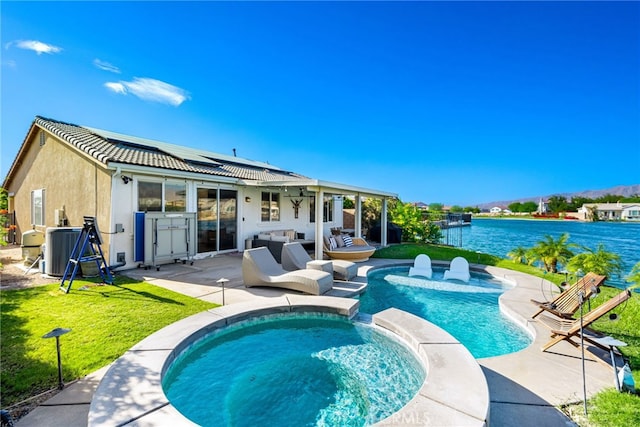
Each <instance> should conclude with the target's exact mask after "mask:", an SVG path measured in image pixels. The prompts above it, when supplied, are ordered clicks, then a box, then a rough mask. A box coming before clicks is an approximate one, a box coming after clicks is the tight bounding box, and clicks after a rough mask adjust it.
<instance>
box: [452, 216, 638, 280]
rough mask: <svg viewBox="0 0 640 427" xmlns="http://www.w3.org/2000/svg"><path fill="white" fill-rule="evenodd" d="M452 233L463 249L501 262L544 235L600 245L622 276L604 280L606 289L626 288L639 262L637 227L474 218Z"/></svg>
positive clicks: (615, 223)
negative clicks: (615, 257)
mask: <svg viewBox="0 0 640 427" xmlns="http://www.w3.org/2000/svg"><path fill="white" fill-rule="evenodd" d="M454 233H462V234H461V239H462V247H463V248H464V249H468V250H472V251H480V252H484V253H488V254H492V255H496V256H500V257H504V258H506V257H507V253H509V252H510V251H511V250H513V249H514V248H516V247H518V246H522V247H523V248H530V247H532V246H535V245H536V244H537V243H538V242H539V241H540V240H542V239H543V237H544V236H545V235H547V234H548V235H551V236H553V237H554V238H555V239H557V238H558V237H559V236H560V235H562V234H563V233H569V236H570V237H569V242H570V243H576V244H578V245H582V246H586V247H588V248H590V249H593V250H596V249H597V248H598V245H599V244H602V245H604V248H605V250H607V251H609V252H612V253H615V254H618V255H619V256H620V258H621V260H622V262H623V264H624V266H623V267H624V268H623V274H622V276H616V277H611V278H609V279H608V280H607V283H608V284H609V285H612V286H617V287H625V286H628V285H629V283H627V282H626V281H625V278H624V276H626V275H627V274H628V273H629V272H630V271H631V268H632V267H633V265H634V264H635V263H637V262H638V261H640V223H629V222H580V221H544V220H524V219H508V220H507V219H477V218H474V219H473V223H472V225H471V227H463V228H462V229H458V231H454ZM574 252H579V250H574ZM469 261H472V262H473V260H469Z"/></svg>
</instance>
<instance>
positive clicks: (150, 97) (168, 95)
mask: <svg viewBox="0 0 640 427" xmlns="http://www.w3.org/2000/svg"><path fill="white" fill-rule="evenodd" d="M105 87H107V88H108V89H110V90H112V91H113V92H116V93H121V94H123V95H126V94H127V93H129V92H130V93H132V94H133V95H135V96H137V97H138V98H140V99H144V100H145V101H151V102H159V103H162V104H170V105H173V106H175V107H177V106H179V105H180V104H182V103H183V102H184V101H186V100H188V99H191V96H189V92H187V91H186V90H184V89H181V88H179V87H176V86H173V85H170V84H169V83H165V82H162V81H160V80H156V79H150V78H148V77H134V78H133V81H130V82H125V81H122V80H121V81H119V82H108V83H105Z"/></svg>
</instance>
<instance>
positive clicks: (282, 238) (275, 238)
mask: <svg viewBox="0 0 640 427" xmlns="http://www.w3.org/2000/svg"><path fill="white" fill-rule="evenodd" d="M271 240H272V241H274V242H285V243H289V236H271Z"/></svg>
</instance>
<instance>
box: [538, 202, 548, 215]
mask: <svg viewBox="0 0 640 427" xmlns="http://www.w3.org/2000/svg"><path fill="white" fill-rule="evenodd" d="M547 211H549V205H548V204H547V202H546V201H544V200H542V198H540V200H539V201H538V209H537V210H536V213H539V214H544V213H547Z"/></svg>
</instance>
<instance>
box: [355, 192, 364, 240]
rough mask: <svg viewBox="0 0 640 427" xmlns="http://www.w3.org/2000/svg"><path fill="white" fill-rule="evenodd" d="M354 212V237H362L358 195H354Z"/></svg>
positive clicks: (360, 209)
mask: <svg viewBox="0 0 640 427" xmlns="http://www.w3.org/2000/svg"><path fill="white" fill-rule="evenodd" d="M355 208H356V212H355V214H354V216H353V219H354V228H355V230H354V234H353V235H354V236H355V237H362V199H361V198H360V194H356V201H355Z"/></svg>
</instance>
